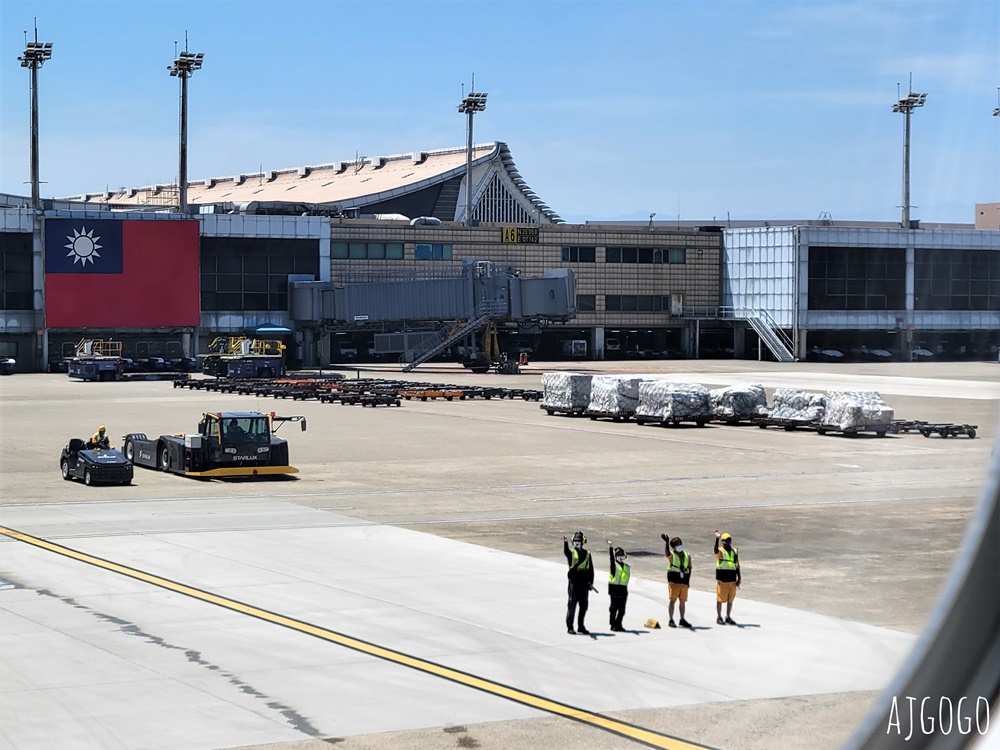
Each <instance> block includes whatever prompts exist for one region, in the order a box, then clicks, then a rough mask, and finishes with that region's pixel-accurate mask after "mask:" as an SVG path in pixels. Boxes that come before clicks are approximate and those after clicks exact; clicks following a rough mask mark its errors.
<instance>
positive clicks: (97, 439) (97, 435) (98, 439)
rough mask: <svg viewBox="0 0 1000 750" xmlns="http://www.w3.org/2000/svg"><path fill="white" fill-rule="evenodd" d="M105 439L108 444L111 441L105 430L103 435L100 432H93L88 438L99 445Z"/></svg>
mask: <svg viewBox="0 0 1000 750" xmlns="http://www.w3.org/2000/svg"><path fill="white" fill-rule="evenodd" d="M105 440H107V441H108V443H109V444H110V443H111V439H110V438H109V437H108V433H107V432H105V433H104V434H103V435H102V434H101V433H100V432H95V433H94V434H93V436H92V437H91V438H90V442H92V443H93V444H94V445H99V444H101V443H103V442H104V441H105Z"/></svg>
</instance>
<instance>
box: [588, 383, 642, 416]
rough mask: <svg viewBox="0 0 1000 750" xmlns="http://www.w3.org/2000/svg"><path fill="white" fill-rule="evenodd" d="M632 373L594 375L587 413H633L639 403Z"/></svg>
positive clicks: (637, 384)
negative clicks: (623, 374)
mask: <svg viewBox="0 0 1000 750" xmlns="http://www.w3.org/2000/svg"><path fill="white" fill-rule="evenodd" d="M641 380H642V379H641V378H639V377H636V376H634V375H625V376H621V375H595V376H594V379H593V380H592V381H591V384H590V404H589V405H588V406H587V412H588V413H591V412H592V413H594V414H611V415H624V414H634V413H635V410H636V407H637V406H638V405H639V383H640V382H641Z"/></svg>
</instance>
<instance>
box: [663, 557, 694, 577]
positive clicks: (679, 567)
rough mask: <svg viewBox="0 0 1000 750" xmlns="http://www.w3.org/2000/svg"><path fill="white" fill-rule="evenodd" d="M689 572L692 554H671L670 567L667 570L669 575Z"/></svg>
mask: <svg viewBox="0 0 1000 750" xmlns="http://www.w3.org/2000/svg"><path fill="white" fill-rule="evenodd" d="M689 570H691V553H690V552H671V553H670V567H668V568H667V572H668V573H687V572H688V571H689Z"/></svg>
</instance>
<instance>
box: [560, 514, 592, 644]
mask: <svg viewBox="0 0 1000 750" xmlns="http://www.w3.org/2000/svg"><path fill="white" fill-rule="evenodd" d="M562 539H563V554H564V555H566V561H567V562H568V563H569V571H568V572H567V573H566V577H567V578H568V579H569V585H568V586H567V593H568V602H567V604H566V632H567V633H569V634H570V635H573V634H575V633H580V634H581V635H590V631H589V630H587V628H586V626H585V625H584V624H583V620H584V617H586V615H587V607H588V606H589V605H590V592H591V591H594V592H596V591H597V589H595V588H594V562H593V560H592V559H591V557H590V550H588V549H586V548H584V546H583V545H585V544H586V543H587V537H585V536H584V535H583V532H582V531H578V532H576V533H575V534H573V547H572V549H571V548H570V546H569V544H568V543H567V541H566V537H563V538H562ZM577 607H579V608H580V613H579V615H578V617H577V621H576V622H577V628H576V630H573V613H574V612H576V609H577Z"/></svg>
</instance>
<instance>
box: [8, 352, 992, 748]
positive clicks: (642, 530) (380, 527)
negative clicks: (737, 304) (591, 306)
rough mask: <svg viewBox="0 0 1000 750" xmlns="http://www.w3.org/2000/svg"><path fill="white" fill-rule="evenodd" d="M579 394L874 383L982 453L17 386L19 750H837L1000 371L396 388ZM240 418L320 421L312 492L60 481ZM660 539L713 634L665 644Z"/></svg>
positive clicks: (916, 589) (561, 420)
mask: <svg viewBox="0 0 1000 750" xmlns="http://www.w3.org/2000/svg"><path fill="white" fill-rule="evenodd" d="M562 369H573V370H584V369H586V370H588V371H594V372H618V373H629V372H631V373H635V372H641V373H657V374H664V375H668V376H670V377H676V378H677V379H679V380H685V381H689V382H698V383H702V384H705V385H707V386H710V387H716V386H720V385H729V384H732V383H739V382H757V383H762V384H763V385H765V386H766V387H767V389H768V395H769V396H770V394H771V391H772V389H773V388H774V387H781V386H794V387H803V388H808V389H812V390H825V389H857V390H878V391H880V392H881V393H882V395H883V398H885V400H886V401H887V402H888V403H889V404H890V405H891V406H893V407H894V408H895V410H896V415H897V417H899V418H906V419H922V420H926V421H942V422H955V423H974V424H978V425H979V430H978V432H979V436H978V438H977V439H975V440H969V439H968V438H965V437H959V438H954V439H947V440H945V439H941V438H938V437H932V438H923V437H921V436H920V435H919V434H908V435H898V436H888V437H886V438H882V439H880V438H877V437H875V436H874V435H870V436H869V435H862V436H858V437H855V438H851V437H845V436H842V435H826V436H819V435H817V434H816V433H815V432H811V431H804V430H797V431H795V432H786V431H784V430H781V429H774V428H770V429H767V430H760V429H757V428H755V427H753V426H739V427H732V426H725V425H709V426H706V427H704V428H698V427H695V426H693V425H690V426H686V425H681V426H677V427H670V428H660V427H656V426H651V425H646V426H642V427H640V426H638V425H636V424H633V423H619V422H609V421H591V420H589V419H581V418H570V417H563V416H548V415H547V414H546V413H545V412H544V411H543V410H541V409H539V407H538V403H536V402H530V401H528V402H526V401H521V400H502V401H500V400H496V399H493V400H490V401H483V400H470V401H452V402H446V401H427V402H421V401H406V402H404V405H403V406H402V407H401V408H398V409H397V408H388V407H379V408H374V409H373V408H364V407H360V406H340V405H336V404H321V403H318V402H312V401H307V402H294V401H287V400H271V399H255V398H253V397H250V396H239V395H229V394H215V393H206V392H199V391H188V390H185V389H174V388H173V387H172V385H171V384H170V383H169V382H133V383H81V382H77V381H71V380H69V379H68V378H67V377H66V376H65V375H16V376H13V377H10V378H3V379H0V430H2V437H3V439H4V442H5V444H6V445H7V446H8V450H7V451H5V452H4V453H3V454H2V457H0V490H2V499H0V527H4V528H5V529H7V530H8V531H9V532H10V533H8V534H0V748H17V749H18V750H21V749H24V748H27V749H32V750H33V749H34V748H46V749H47V748H53V747H66V748H108V747H121V748H165V749H166V748H177V749H178V750H180V749H181V748H185V749H187V748H228V747H246V748H249V747H254V748H262V747H266V748H275V749H277V748H280V750H316V749H318V748H321V747H322V748H327V747H330V746H336V747H337V748H343V749H344V750H356V749H358V748H382V747H393V748H414V749H417V748H419V749H423V748H451V747H460V748H463V747H464V748H473V747H480V748H537V747H541V746H550V747H558V748H626V747H637V746H641V745H640V744H638V743H639V742H641V741H645V742H646V743H647V744H652V745H653V746H659V747H670V748H675V747H676V748H682V747H696V746H707V747H725V748H750V749H754V748H774V747H782V748H798V747H802V748H834V747H837V746H838V745H839V744H840V743H842V742H843V741H844V739H846V737H847V736H849V734H850V732H851V731H852V729H853V727H854V725H856V724H857V722H858V721H859V720H860V719H861V718H862V717H863V716H864V714H865V713H866V712H867V710H868V709H869V707H870V705H871V703H872V702H873V700H874V698H875V696H876V695H877V692H878V690H880V689H881V688H883V687H884V686H885V685H886V684H887V682H888V681H889V679H890V678H891V676H892V675H893V673H894V671H895V669H896V668H897V667H898V665H899V664H900V662H901V661H902V659H903V658H904V657H905V655H906V653H907V651H908V649H909V648H910V647H911V646H912V644H913V642H914V636H915V634H916V633H918V632H919V631H920V629H921V627H922V625H923V623H924V621H925V620H926V618H927V616H928V614H929V613H930V611H931V610H932V608H933V607H934V604H935V601H936V598H937V595H938V591H939V589H940V587H941V585H942V583H943V581H944V580H945V578H946V576H947V574H948V571H949V569H950V566H951V565H952V563H953V562H954V560H955V556H956V553H957V550H958V548H959V547H960V544H961V539H962V535H963V532H964V528H965V524H966V521H967V519H968V517H969V514H970V511H971V509H972V507H973V505H974V503H975V502H976V499H977V496H978V492H979V490H980V488H981V485H982V480H983V476H984V474H985V471H986V468H987V463H988V461H989V458H990V455H991V451H992V450H993V448H994V446H995V438H996V424H997V417H998V404H1000V401H998V399H1000V365H997V364H991V363H915V364H871V365H839V364H837V365H821V364H805V363H797V364H794V365H779V364H774V363H759V362H743V361H718V360H716V361H685V362H681V361H666V362H641V363H639V362H606V363H572V364H567V363H548V364H533V365H531V366H529V367H528V368H527V370H526V372H525V373H524V374H522V375H520V376H497V375H473V374H471V373H468V372H467V371H465V370H463V369H462V368H460V367H453V366H448V365H445V366H424V367H422V368H420V369H419V370H417V371H415V372H413V373H410V374H409V375H407V376H402V378H405V379H410V380H414V381H428V382H437V383H456V384H479V385H501V386H508V387H516V388H539V387H540V378H541V374H542V372H544V371H547V370H562ZM354 374H355V373H354V371H351V372H349V373H348V375H349V376H350V377H353V376H354ZM361 375H362V376H372V377H387V378H393V379H401V375H400V373H399V372H398V370H396V369H394V368H392V367H388V366H385V367H371V368H369V369H368V370H366V371H365V372H363V373H361ZM247 409H261V410H265V411H271V410H274V411H276V412H277V413H279V414H285V415H293V414H301V415H304V416H306V417H307V421H308V430H307V431H306V432H299V431H298V430H297V425H295V424H286V425H284V426H283V427H282V429H281V432H280V433H279V434H281V435H282V436H284V437H286V438H288V440H289V442H290V447H291V458H292V463H293V464H294V465H296V466H297V467H298V468H299V469H300V473H299V474H298V475H297V476H296V478H295V479H286V480H274V479H271V480H257V481H246V480H241V481H232V480H229V481H223V480H193V479H188V478H184V477H180V476H176V475H167V474H162V473H159V472H155V471H150V470H147V469H142V468H137V469H136V476H135V480H134V484H133V485H132V486H129V487H86V486H84V485H83V484H82V483H79V482H64V481H63V480H62V479H61V477H60V476H59V471H58V465H57V464H58V457H59V451H60V449H61V447H62V446H63V445H64V444H65V443H66V442H67V440H68V439H69V438H70V437H74V436H78V437H86V436H89V435H90V433H92V432H93V431H94V429H95V428H96V426H97V424H99V423H103V424H106V425H107V426H108V428H109V432H110V433H111V434H112V435H119V434H123V433H125V432H132V431H142V432H146V433H147V434H151V435H153V434H161V433H179V432H183V431H185V430H194V429H195V428H196V425H197V422H198V419H199V416H200V414H201V413H202V412H203V411H213V412H214V411H220V410H247ZM577 529H580V530H582V531H584V533H586V534H587V536H588V537H589V542H588V547H589V548H590V549H591V550H592V552H593V554H594V559H595V562H596V564H597V576H596V580H595V584H596V586H597V588H598V589H599V591H600V593H598V594H592V595H591V607H590V612H589V614H588V617H587V625H588V628H589V629H590V631H591V637H589V638H588V637H584V636H570V635H568V634H567V633H566V632H565V625H564V614H565V572H564V571H565V567H566V563H565V560H564V558H563V556H562V541H561V537H562V535H564V534H565V535H567V536H570V535H571V534H572V533H573V532H574V531H576V530H577ZM715 529H721V530H726V531H729V532H731V533H732V534H733V536H734V539H735V542H736V545H737V546H738V547H739V549H740V557H741V561H742V566H743V573H744V585H743V586H742V588H741V590H740V594H739V597H738V598H737V600H736V603H735V606H734V609H733V616H734V618H735V619H736V620H737V622H739V623H740V624H741V625H742V627H739V628H734V627H731V626H725V627H720V626H716V625H715V608H714V576H713V573H712V567H713V558H712V556H711V550H712V542H713V539H714V533H713V532H714V530H715ZM664 532H665V533H667V534H668V535H671V536H673V535H678V536H681V537H683V538H684V540H685V547H686V549H687V550H688V551H690V552H691V553H692V556H693V563H694V576H693V580H692V592H691V601H690V602H689V603H688V620H690V621H691V622H692V623H693V624H694V625H695V626H696V629H695V630H693V631H686V630H680V629H676V630H674V629H669V628H666V627H664V628H662V629H659V630H650V629H647V628H645V627H643V623H644V622H645V621H646V620H647V618H655V619H657V620H659V621H660V622H661V623H662V624H663V625H665V624H666V620H667V614H666V601H667V597H666V585H665V581H666V566H665V564H664V561H663V543H662V541H661V540H660V534H661V533H664ZM18 535H23V537H20V538H19V537H18ZM607 540H612V541H613V542H614V544H615V545H621V546H623V547H624V548H625V549H627V550H628V551H629V553H630V562H631V563H632V565H633V579H632V583H631V584H630V598H629V602H628V611H627V614H626V618H625V624H626V627H627V628H628V629H629V631H630V632H628V633H612V632H611V631H610V630H609V629H608V627H607V625H608V622H607V606H608V600H607V596H606V592H607V567H608V562H607V559H608V557H607V549H606V547H607V545H606V541H607ZM647 731H648V732H649V733H650V734H648V735H646V734H642V732H647Z"/></svg>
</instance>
